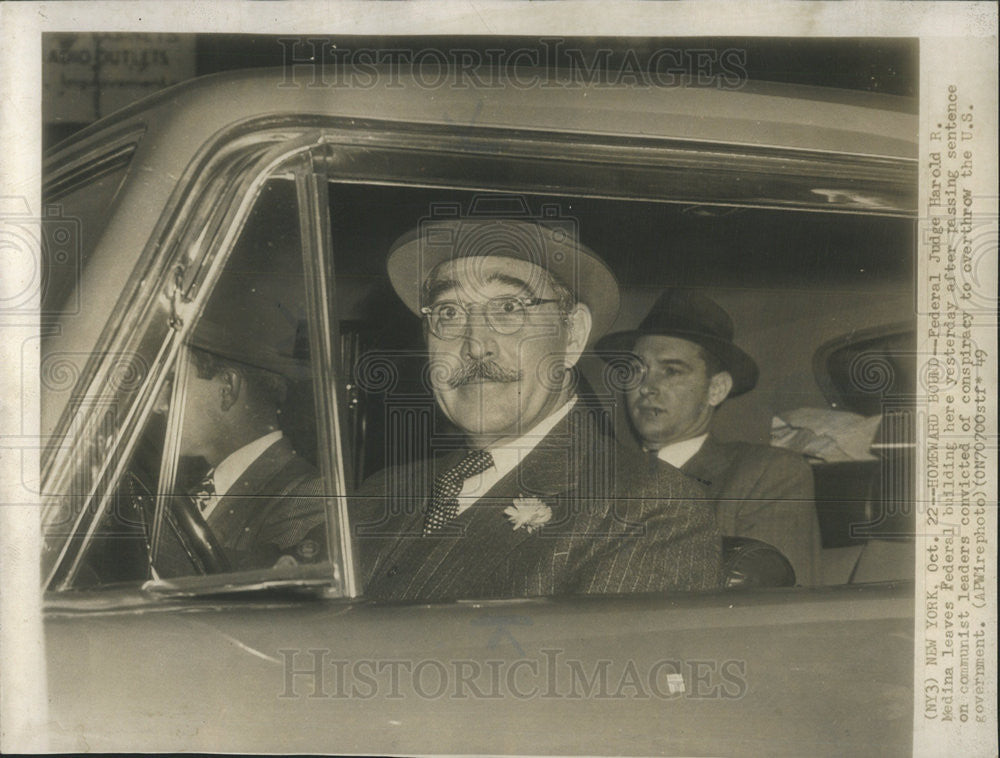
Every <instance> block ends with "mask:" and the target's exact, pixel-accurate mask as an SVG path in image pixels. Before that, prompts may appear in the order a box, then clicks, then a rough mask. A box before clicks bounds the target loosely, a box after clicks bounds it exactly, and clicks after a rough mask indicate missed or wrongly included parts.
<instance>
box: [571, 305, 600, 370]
mask: <svg viewBox="0 0 1000 758" xmlns="http://www.w3.org/2000/svg"><path fill="white" fill-rule="evenodd" d="M593 325H594V317H593V316H592V315H591V313H590V308H588V307H587V305H586V304H585V303H577V304H576V305H575V306H573V310H571V311H570V312H569V314H568V315H567V316H566V331H567V340H566V368H573V366H575V365H576V362H577V361H578V360H580V355H582V354H583V350H584V348H586V347H587V340H588V339H590V330H591V328H592V327H593Z"/></svg>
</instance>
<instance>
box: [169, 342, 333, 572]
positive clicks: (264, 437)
mask: <svg viewBox="0 0 1000 758" xmlns="http://www.w3.org/2000/svg"><path fill="white" fill-rule="evenodd" d="M200 342H201V344H202V345H203V346H205V347H208V345H205V340H204V339H202V340H200ZM211 347H212V348H214V350H215V351H214V352H212V351H210V350H208V349H204V348H203V347H197V348H195V347H192V348H191V349H190V357H191V360H190V361H189V367H188V376H187V383H186V387H185V393H184V395H185V407H184V414H183V430H182V442H181V448H182V454H183V455H186V456H193V457H197V458H200V459H203V460H204V462H206V463H207V467H205V466H203V470H202V473H201V474H200V475H198V476H196V477H195V478H194V481H193V482H191V483H190V484H193V486H189V487H185V489H186V490H187V491H188V494H189V495H190V496H191V497H192V498H193V499H194V501H195V503H196V504H197V506H198V509H199V510H200V512H201V516H202V517H203V518H204V520H205V522H206V523H207V525H208V527H209V529H210V530H211V532H212V533H213V534H214V536H215V538H216V539H217V540H218V542H219V543H220V545H221V547H222V549H223V550H224V552H225V554H226V558H227V559H228V561H229V564H230V568H232V569H233V570H237V571H239V570H246V569H255V568H266V567H269V566H272V565H274V564H275V563H276V562H277V561H278V560H279V559H281V558H282V557H283V556H291V557H292V558H294V559H295V561H296V562H297V563H303V562H314V561H316V560H320V559H321V558H323V557H325V556H322V555H320V553H321V552H322V541H321V540H320V539H316V538H315V537H313V536H311V535H310V534H309V532H310V530H311V529H313V528H314V527H316V526H317V525H319V524H322V523H323V520H324V519H323V500H322V498H317V497H312V495H314V494H316V493H315V482H316V481H317V480H318V479H319V472H318V471H317V470H316V468H315V466H313V465H312V464H311V463H310V462H309V461H307V460H305V459H304V458H303V457H302V456H301V455H299V454H298V453H297V452H296V451H295V450H294V449H293V447H292V445H291V443H290V442H289V440H288V439H287V438H286V437H285V436H284V434H283V432H282V430H281V428H280V426H279V424H278V418H279V412H278V409H279V407H280V406H281V404H282V402H283V400H284V395H285V392H286V380H285V378H284V377H283V376H282V375H281V374H279V373H276V372H275V371H272V370H269V368H265V367H262V366H260V365H251V364H250V363H248V362H245V360H247V359H244V360H235V359H234V358H232V357H228V356H226V355H224V354H223V351H224V348H221V347H220V346H218V345H212V346H211ZM241 357H243V356H241ZM266 362H267V361H266V358H263V359H259V360H257V363H266ZM286 562H287V559H286Z"/></svg>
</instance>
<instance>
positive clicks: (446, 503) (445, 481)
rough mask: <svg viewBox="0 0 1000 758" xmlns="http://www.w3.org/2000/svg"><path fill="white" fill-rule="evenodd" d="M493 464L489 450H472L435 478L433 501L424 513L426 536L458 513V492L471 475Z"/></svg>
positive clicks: (432, 493) (479, 472) (481, 471)
mask: <svg viewBox="0 0 1000 758" xmlns="http://www.w3.org/2000/svg"><path fill="white" fill-rule="evenodd" d="M492 465H493V456H492V454H490V452H489V451H488V450H470V451H469V452H468V453H466V455H465V457H464V458H462V460H461V461H459V463H458V465H457V466H455V467H454V468H450V469H448V470H447V471H445V472H444V473H443V474H441V475H439V476H438V477H437V479H435V480H434V488H433V489H432V490H431V503H430V506H429V507H428V508H427V513H426V514H425V515H424V536H425V537H426V536H427V535H428V534H432V533H433V532H436V531H437V530H438V529H440V528H441V527H443V526H444V525H445V524H447V523H448V522H449V521H451V520H452V519H453V518H455V516H457V515H458V493H460V492H461V491H462V485H463V484H464V483H465V480H466V479H468V478H469V477H470V476H475V475H476V474H481V473H483V472H484V471H485V470H486V469H488V468H489V467H490V466H492Z"/></svg>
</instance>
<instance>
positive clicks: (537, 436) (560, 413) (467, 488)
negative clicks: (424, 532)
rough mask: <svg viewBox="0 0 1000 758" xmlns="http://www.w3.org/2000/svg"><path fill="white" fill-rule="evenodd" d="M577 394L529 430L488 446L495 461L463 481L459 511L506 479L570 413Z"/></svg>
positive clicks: (459, 498) (459, 497)
mask: <svg viewBox="0 0 1000 758" xmlns="http://www.w3.org/2000/svg"><path fill="white" fill-rule="evenodd" d="M574 403H576V397H572V398H570V399H569V400H568V401H566V403H565V404H564V405H562V406H561V407H560V408H559V409H558V410H556V411H555V412H554V413H550V414H549V415H548V416H546V417H545V418H544V419H542V421H541V422H539V423H538V424H535V426H534V427H532V429H531V430H530V431H529V432H528V433H527V434H524V435H522V436H520V437H518V438H517V439H515V440H511V441H510V442H507V443H505V444H503V445H497V446H496V447H488V448H486V449H487V450H489V451H490V453H491V454H492V455H493V465H492V466H490V467H489V468H488V469H486V470H485V471H484V472H483V473H481V474H479V475H477V476H470V477H469V478H468V479H466V480H465V484H464V485H462V491H461V492H460V493H459V495H458V512H459V513H461V512H462V511H464V510H465V509H466V508H468V507H469V506H470V505H472V504H473V503H475V502H476V501H477V500H479V498H481V497H482V496H483V495H485V494H486V493H487V492H489V491H490V488H491V487H492V486H493V485H494V484H496V483H497V482H499V481H500V480H501V479H503V478H504V477H505V476H506V475H507V474H508V473H509V472H510V471H513V469H514V468H515V467H516V466H517V465H518V464H520V463H521V461H522V460H524V459H525V458H526V457H527V456H528V454H529V453H531V451H532V450H534V449H535V446H536V445H538V443H539V442H541V441H542V439H543V438H544V437H545V435H547V434H548V433H549V432H551V431H552V427H554V426H555V425H556V424H558V423H559V422H560V421H562V420H563V419H564V418H565V417H566V414H567V413H569V411H570V409H571V408H572V407H573V404H574Z"/></svg>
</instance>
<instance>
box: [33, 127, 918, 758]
mask: <svg viewBox="0 0 1000 758" xmlns="http://www.w3.org/2000/svg"><path fill="white" fill-rule="evenodd" d="M302 121H303V122H305V121H308V125H307V126H304V127H300V128H296V129H290V128H288V126H287V124H286V126H285V128H284V129H283V130H281V131H274V130H267V129H261V130H259V131H258V132H251V133H250V134H249V135H248V134H242V135H241V136H240V139H239V140H235V141H233V142H232V143H227V144H224V145H219V146H215V149H214V151H207V152H208V153H209V154H210V156H211V157H209V158H206V159H204V163H203V164H201V165H200V166H199V170H198V171H197V172H190V173H188V174H186V175H185V180H184V181H178V184H177V186H176V188H175V189H174V190H173V192H172V194H171V198H172V200H171V203H170V205H169V206H165V207H164V208H162V209H160V208H155V209H153V211H152V212H155V213H157V214H159V215H158V216H157V222H156V224H155V226H153V227H151V231H150V233H149V234H150V236H149V238H148V239H144V240H142V241H141V246H142V254H141V255H138V257H137V259H136V261H135V264H134V268H133V269H132V272H131V275H130V276H129V277H128V278H127V280H126V283H125V284H124V285H123V286H122V287H121V289H120V290H116V291H115V292H114V295H115V300H114V303H113V304H112V305H111V306H109V310H108V316H107V322H106V325H105V326H103V327H102V330H100V336H99V338H97V339H95V341H94V346H93V347H91V348H90V349H88V351H87V354H88V358H87V361H86V362H85V363H84V364H83V366H82V368H81V369H80V375H79V378H78V379H77V380H76V382H75V383H74V390H73V391H72V394H74V398H73V402H66V403H65V404H64V405H63V408H64V410H63V411H62V413H61V416H60V421H59V422H58V424H57V426H56V429H57V431H56V433H55V438H56V439H58V440H60V444H59V445H57V446H53V452H52V453H51V454H50V455H51V458H50V459H49V462H48V463H47V469H46V470H47V472H48V473H47V478H46V481H47V483H48V484H47V487H48V493H49V497H50V500H49V509H48V516H49V518H48V521H47V523H46V530H47V531H46V534H47V538H48V552H47V557H46V561H45V566H46V569H47V571H46V576H47V587H48V589H49V594H48V598H47V625H46V644H47V646H48V650H49V672H48V674H49V691H50V700H51V703H52V721H53V727H52V730H53V739H54V741H55V744H56V745H58V746H59V747H61V748H62V749H66V750H78V749H84V748H87V749H99V750H100V749H109V750H110V749H115V748H120V747H125V746H129V745H134V744H137V743H138V741H140V740H141V742H142V744H143V745H144V746H146V747H147V748H148V749H150V750H176V749H188V750H211V749H219V748H220V747H224V748H225V749H227V750H248V751H273V752H279V751H280V752H306V751H313V750H320V751H324V752H340V753H344V752H368V753H372V752H375V753H386V754H392V753H399V752H407V753H418V752H419V753H424V752H450V753H464V752H503V753H553V754H555V753H559V754H571V753H587V754H604V753H608V754H610V753H615V754H623V753H624V754H650V753H657V754H689V753H694V752H698V753H718V754H731V755H758V754H761V753H767V754H772V755H780V754H787V755H794V754H800V753H801V752H802V751H803V746H809V748H810V752H811V753H813V754H829V755H837V754H843V753H851V754H862V753H865V752H874V751H873V747H874V746H875V745H879V746H880V747H879V748H878V752H883V753H884V752H886V751H888V752H890V753H893V752H899V753H904V752H906V750H907V749H908V745H909V740H910V730H911V720H912V688H911V683H910V678H911V674H910V671H911V660H912V614H913V600H912V589H911V588H910V587H908V586H907V585H905V584H900V583H899V582H890V583H881V584H876V585H847V586H843V587H835V588H819V589H806V588H796V589H788V590H771V591H759V592H749V593H744V594H732V593H711V594H707V595H700V596H683V595H682V596H636V597H586V598H584V597H566V598H529V599H525V598H518V599H509V600H479V599H476V598H468V599H463V600H460V601H457V602H454V603H441V604H411V605H405V604H399V605H394V604H374V603H370V602H367V601H366V600H364V598H363V593H362V588H359V587H357V586H356V582H355V579H354V572H353V565H352V563H353V559H352V554H351V540H350V527H349V522H348V519H347V512H346V495H347V493H348V491H349V489H350V487H351V486H353V485H354V484H356V483H357V481H358V480H359V479H361V478H363V477H364V476H365V475H366V474H369V473H371V470H372V469H374V468H378V467H380V466H382V465H384V464H385V463H387V462H400V461H401V460H405V459H406V458H407V456H409V457H410V458H414V457H417V456H419V455H422V454H423V453H424V452H426V450H427V448H422V447H421V445H428V446H429V445H430V442H429V441H428V440H432V439H433V433H434V432H435V431H440V429H439V428H438V426H436V425H437V424H438V423H439V419H437V417H436V416H435V409H434V405H433V402H432V399H431V398H430V396H429V395H428V394H427V393H426V390H425V389H423V387H422V385H421V383H420V380H419V376H420V372H421V371H422V370H423V369H422V368H421V363H420V362H421V360H422V358H421V354H420V350H419V342H418V341H417V342H414V340H415V339H416V340H419V326H418V325H417V324H416V323H415V322H412V321H411V322H403V321H402V320H401V319H402V315H401V314H399V313H398V310H399V309H398V307H397V306H395V305H394V304H393V303H392V301H390V300H389V299H387V298H386V296H385V292H384V290H383V289H380V288H382V287H383V286H384V284H385V282H384V273H383V272H382V271H381V267H380V263H381V261H380V259H379V257H378V254H377V252H378V250H380V249H384V247H385V245H384V244H382V243H384V242H387V241H389V240H391V238H392V237H393V236H394V235H395V234H396V232H397V231H398V228H397V227H400V226H402V225H404V224H409V223H411V222H419V221H420V220H421V219H422V218H424V217H433V216H434V214H440V213H446V214H447V213H452V212H463V213H464V212H472V211H477V212H488V211H486V210H485V209H487V208H490V207H494V208H495V207H497V204H500V205H502V206H503V207H504V208H505V209H506V210H505V212H506V213H511V212H513V213H515V214H520V215H528V216H531V215H532V214H534V216H537V217H547V218H555V219H557V220H559V219H561V220H564V221H568V222H569V223H570V224H576V223H578V222H579V223H584V222H589V223H591V224H593V223H595V222H594V220H595V219H598V220H601V221H603V222H604V223H606V224H611V225H612V226H613V225H614V224H615V223H624V222H625V221H627V220H628V219H630V218H631V219H633V220H634V219H635V218H636V214H635V213H633V212H631V211H630V209H634V207H635V206H634V205H633V203H635V202H637V201H641V202H643V203H652V205H651V206H644V211H643V212H644V213H648V212H649V209H650V208H653V209H661V208H673V204H676V203H681V202H683V204H684V207H694V208H701V207H705V206H710V207H713V208H714V207H733V206H738V207H754V206H766V208H765V210H767V211H768V212H772V211H788V212H792V211H795V210H805V211H810V212H813V211H815V210H817V203H818V200H817V198H819V199H820V200H821V201H822V204H824V210H826V211H831V212H834V213H847V214H854V215H857V214H858V213H861V212H864V211H867V210H870V208H871V198H872V197H877V198H879V205H878V208H879V213H880V214H881V215H884V216H885V217H889V218H893V217H895V216H902V217H905V215H906V214H907V213H908V212H909V208H910V200H911V198H909V197H908V194H907V193H908V192H909V191H910V189H911V187H912V184H911V183H910V180H911V179H912V177H910V175H909V173H908V171H909V169H908V168H907V166H908V164H906V163H905V162H898V161H897V162H893V161H886V160H869V159H865V158H855V159H854V160H853V161H852V160H848V159H844V158H842V157H839V156H836V157H833V156H830V155H825V154H819V153H815V154H814V153H808V152H805V151H796V152H793V153H785V152H783V151H781V150H780V149H776V148H775V149H767V150H760V149H745V148H740V147H736V146H724V145H704V144H680V143H676V142H665V141H663V140H652V139H642V138H640V137H636V136H630V137H627V138H626V137H612V136H607V135H597V134H595V135H588V136H585V137H581V136H580V135H579V134H576V135H572V136H567V135H560V134H537V133H532V132H530V131H522V130H517V129H505V130H490V129H476V128H472V127H470V128H468V129H457V128H447V129H445V128H435V127H427V126H422V127H417V126H414V125H398V124H397V125H394V124H364V123H362V124H356V125H351V124H345V123H344V122H343V121H340V120H337V119H332V118H329V119H324V118H321V117H319V116H314V117H311V118H309V119H303V120H302ZM130 170H131V171H136V172H137V174H138V175H140V176H141V166H138V167H133V168H132V169H130ZM135 176H136V174H133V180H135V179H134V177H135ZM747 177H751V178H752V181H748V179H747ZM737 179H739V180H740V181H737ZM185 182H187V183H185ZM838 182H839V183H840V184H838ZM831 185H832V189H829V190H828V189H827V188H829V187H831ZM841 185H843V186H841ZM817 186H819V187H822V188H823V189H824V192H825V194H821V195H817V193H816V191H815V190H816V187H817ZM122 191H123V192H124V193H125V194H124V196H123V198H124V199H127V198H128V197H129V194H128V192H127V187H126V188H125V189H123V190H122ZM124 199H123V201H121V202H119V204H118V205H116V206H115V210H116V213H125V214H130V213H131V214H136V213H139V212H140V210H141V208H139V207H137V206H135V205H133V206H131V207H130V206H129V205H128V203H127V202H125V200H124ZM581 206H586V207H588V208H589V214H588V215H587V216H586V217H584V216H582V215H581V214H580V212H579V211H576V212H574V211H573V210H572V209H573V208H574V207H576V208H577V209H579V208H580V207H581ZM456 209H457V211H456ZM623 265H624V264H623ZM362 296H363V297H362ZM352 297H353V298H354V299H353V300H352ZM373 308H374V309H375V310H376V311H381V312H382V316H383V318H382V321H381V323H382V324H383V325H384V326H385V328H386V329H388V330H390V331H392V332H393V335H394V336H395V337H396V338H397V339H396V341H395V342H393V341H391V340H388V339H387V337H386V334H384V333H378V332H377V331H376V333H372V331H371V329H370V328H369V326H370V325H371V324H372V323H374V322H372V321H371V320H370V319H369V318H367V316H366V314H368V313H370V312H371V310H372V309H373ZM397 319H400V320H397ZM407 329H408V330H410V332H409V333H408V334H401V332H403V331H405V330H407ZM199 351H201V353H208V354H210V355H214V356H217V357H219V358H221V359H223V360H230V361H235V363H237V364H240V365H244V366H250V367H251V368H252V369H256V370H259V371H263V372H264V374H265V379H267V375H271V377H272V379H273V376H275V375H276V376H277V377H278V378H279V379H280V380H281V381H280V384H281V387H280V392H278V394H279V395H280V396H281V402H280V403H279V402H277V401H276V402H275V403H274V406H275V407H274V408H273V411H274V415H275V417H278V418H280V423H279V426H280V427H281V431H282V434H283V437H284V438H285V439H287V441H288V443H289V447H290V448H291V449H292V450H293V451H294V454H295V455H296V456H298V457H299V460H301V459H309V460H308V461H307V463H308V464H309V465H310V466H311V467H312V469H311V470H312V471H313V472H314V473H311V474H307V475H306V479H300V480H299V481H298V482H297V483H296V484H295V485H294V487H293V488H292V490H289V493H291V492H293V491H294V492H299V493H301V492H307V493H308V494H306V495H303V496H301V497H298V498H297V499H299V500H305V501H306V502H307V503H317V502H320V503H322V508H321V509H320V510H321V514H322V515H321V529H322V531H323V534H324V535H325V539H324V540H322V542H323V543H325V546H326V552H325V553H324V554H322V555H319V556H317V555H316V554H315V553H313V554H311V555H306V554H305V553H303V552H302V548H303V544H304V543H305V542H306V538H309V539H313V538H314V537H315V532H314V531H313V529H314V527H315V524H313V523H312V522H308V526H309V528H308V529H306V530H305V532H304V533H303V535H302V536H303V539H302V540H298V541H297V542H293V543H291V544H290V545H279V546H278V547H279V549H278V550H277V552H274V551H271V552H266V553H264V555H265V559H266V560H264V561H263V562H259V561H258V562H256V563H255V562H253V561H251V562H249V563H247V564H241V565H234V562H233V560H232V558H233V556H234V555H236V553H235V552H234V553H233V554H232V555H229V556H228V557H227V561H228V562H220V561H219V555H218V553H219V552H220V550H219V549H217V548H219V547H220V546H217V545H212V544H211V539H210V538H209V536H208V535H210V534H211V532H212V531H213V530H212V529H211V528H209V529H207V530H206V527H208V526H209V525H210V524H211V523H212V518H213V514H214V513H215V512H216V511H213V512H212V513H209V515H207V516H205V515H203V514H201V513H199V512H198V511H197V510H196V507H197V506H194V505H192V503H194V502H196V501H197V500H198V498H199V486H200V483H201V480H202V479H203V475H204V474H205V473H206V467H207V469H208V470H210V469H211V466H210V465H208V464H211V463H212V461H211V460H209V453H208V452H205V451H204V450H202V449H201V448H199V447H198V446H197V445H195V444H194V443H195V439H194V437H196V436H197V435H194V434H193V433H192V430H194V429H195V428H196V427H197V428H198V429H199V430H202V431H201V433H202V434H204V435H205V436H209V433H210V432H211V431H213V428H214V427H215V424H214V419H215V418H216V417H215V416H213V415H212V414H213V413H215V406H216V405H218V404H219V403H222V402H223V400H222V397H221V395H220V393H219V392H218V391H207V392H204V393H202V392H199V391H197V390H196V387H198V384H197V383H198V382H199V381H202V382H204V381H208V380H206V379H205V378H204V377H201V376H199V375H198V374H199V371H200V370H201V368H200V363H199V361H201V360H202V359H203V358H200V357H199ZM57 352H58V351H54V350H53V351H50V354H51V355H54V354H56V353H57ZM123 366H124V367H125V368H123ZM129 366H132V367H134V370H132V371H128V370H126V368H127V367H129ZM230 368H232V367H230ZM201 373H202V374H207V373H211V369H205V370H202V371H201ZM122 376H124V377H125V379H122V378H121V377H122ZM215 376H216V375H213V376H212V377H210V379H214V378H215ZM414 377H417V378H414ZM112 378H114V380H112ZM264 383H265V384H266V383H267V382H266V381H265V382H264ZM272 383H273V382H272ZM595 383H596V384H598V387H597V389H598V390H599V391H601V387H600V384H599V383H598V382H596V381H595ZM214 389H215V390H218V388H214ZM612 389H613V388H608V389H607V392H606V393H605V394H606V396H605V399H606V400H608V402H612V401H613V393H612V392H611V390H612ZM205 397H207V398H208V399H207V400H204V398H205ZM198 403H202V404H201V405H199V404H198ZM279 406H280V407H279ZM199 424H201V426H199ZM205 426H207V427H208V430H207V431H204V430H203V429H202V427H205ZM422 430H423V432H428V431H429V432H430V436H428V435H427V434H423V433H421V432H422ZM373 440H374V442H373ZM404 440H412V441H413V442H412V444H409V443H407V444H406V445H404V444H403V443H404ZM386 443H391V444H386ZM223 460H224V459H223ZM310 477H311V478H310ZM308 482H313V483H315V486H314V487H313V488H312V489H308V490H301V489H295V488H296V487H304V486H305V485H306V484H307V483H308ZM289 493H284V492H279V493H276V492H275V491H274V490H273V489H272V491H270V492H266V493H261V494H258V495H255V496H254V497H256V498H257V499H256V501H255V502H257V503H260V501H262V500H267V499H269V498H271V497H273V496H274V495H275V494H289ZM224 500H225V498H223V499H222V500H219V501H218V503H216V505H215V508H216V509H218V508H219V507H225V506H223V505H222V503H223V502H224ZM309 535H313V537H309ZM216 536H218V535H216ZM314 542H317V541H316V540H315V539H314ZM227 544H228V543H227ZM317 544H319V542H317ZM221 552H222V554H223V555H226V552H227V545H226V544H223V545H221ZM306 552H308V551H306ZM168 559H169V560H168ZM240 559H242V558H240ZM310 559H315V560H310ZM248 560H249V559H248ZM253 560H257V555H256V554H255V556H254V559H253ZM831 650H833V651H839V654H837V655H832V654H831ZM651 724H653V725H659V726H658V727H654V728H651V727H650V725H651ZM845 725H846V726H845ZM498 735H500V737H499V738H498ZM498 739H499V740H500V742H499V743H498V742H497V740H498Z"/></svg>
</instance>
